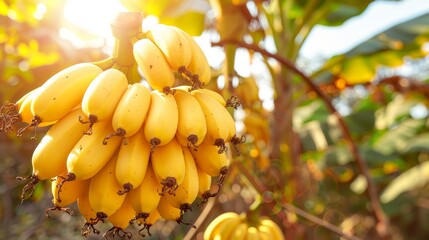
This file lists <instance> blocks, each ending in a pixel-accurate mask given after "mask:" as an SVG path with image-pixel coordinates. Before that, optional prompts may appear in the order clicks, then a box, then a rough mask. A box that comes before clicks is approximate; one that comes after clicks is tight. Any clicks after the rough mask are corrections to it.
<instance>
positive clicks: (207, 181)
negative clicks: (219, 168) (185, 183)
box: [197, 166, 212, 197]
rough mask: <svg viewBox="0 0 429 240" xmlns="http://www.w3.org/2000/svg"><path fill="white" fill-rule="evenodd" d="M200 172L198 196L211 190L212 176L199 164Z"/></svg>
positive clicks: (198, 170)
mask: <svg viewBox="0 0 429 240" xmlns="http://www.w3.org/2000/svg"><path fill="white" fill-rule="evenodd" d="M197 173H198V196H200V197H203V195H204V193H206V192H207V191H210V188H211V185H212V177H211V176H210V175H208V174H207V173H205V172H204V171H203V170H201V168H199V167H198V166H197Z"/></svg>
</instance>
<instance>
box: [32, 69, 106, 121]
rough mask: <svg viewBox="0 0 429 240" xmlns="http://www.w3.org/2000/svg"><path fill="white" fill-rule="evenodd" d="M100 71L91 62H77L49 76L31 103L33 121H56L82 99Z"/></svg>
mask: <svg viewBox="0 0 429 240" xmlns="http://www.w3.org/2000/svg"><path fill="white" fill-rule="evenodd" d="M101 73H102V70H101V68H99V67H97V66H96V65H94V64H92V63H79V64H76V65H73V66H71V67H68V68H66V69H64V70H62V71H60V72H58V73H56V74H55V75H54V76H52V77H51V78H49V79H48V80H47V81H46V82H45V83H44V84H43V85H42V86H41V87H40V88H39V89H38V90H37V95H36V96H34V99H33V100H32V103H31V111H32V113H33V115H34V120H33V121H35V122H39V123H40V122H52V121H57V120H59V119H61V118H63V117H64V116H65V115H67V113H68V112H70V111H71V110H72V109H73V108H75V107H76V106H77V105H79V103H80V102H81V101H82V97H83V96H84V94H85V91H86V90H87V88H88V87H89V85H90V84H91V82H92V81H93V80H94V79H95V78H96V77H97V76H98V75H100V74H101Z"/></svg>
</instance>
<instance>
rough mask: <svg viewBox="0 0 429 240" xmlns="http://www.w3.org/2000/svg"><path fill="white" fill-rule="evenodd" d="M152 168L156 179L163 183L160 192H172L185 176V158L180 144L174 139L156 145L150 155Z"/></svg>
mask: <svg viewBox="0 0 429 240" xmlns="http://www.w3.org/2000/svg"><path fill="white" fill-rule="evenodd" d="M151 162H152V168H153V172H154V173H155V176H156V179H157V180H158V182H159V183H161V184H162V185H163V189H162V191H161V194H163V193H165V192H168V193H170V194H174V190H175V189H176V188H177V186H178V185H180V184H182V182H183V179H184V178H185V158H184V156H183V152H182V146H181V145H180V144H179V142H178V141H177V140H176V139H173V140H171V141H170V142H169V143H167V144H166V145H164V146H160V147H157V149H156V150H155V151H154V152H152V156H151Z"/></svg>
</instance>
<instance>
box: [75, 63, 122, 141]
mask: <svg viewBox="0 0 429 240" xmlns="http://www.w3.org/2000/svg"><path fill="white" fill-rule="evenodd" d="M127 87H128V81H127V76H125V74H124V73H122V72H121V71H119V70H118V69H115V68H109V69H107V70H105V71H103V72H102V73H101V74H99V75H98V76H97V77H96V78H95V79H94V81H92V82H91V84H90V85H89V86H88V89H87V90H86V91H85V94H84V95H83V98H82V110H83V112H84V113H85V114H86V116H88V118H89V122H90V123H91V124H93V123H95V122H97V121H105V120H109V119H111V118H112V115H113V113H114V111H115V109H116V106H117V105H118V103H119V101H120V99H121V97H122V95H123V94H124V92H125V91H126V89H127ZM115 130H116V129H115ZM88 133H91V126H90V130H88Z"/></svg>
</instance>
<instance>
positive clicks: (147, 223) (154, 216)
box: [137, 208, 161, 237]
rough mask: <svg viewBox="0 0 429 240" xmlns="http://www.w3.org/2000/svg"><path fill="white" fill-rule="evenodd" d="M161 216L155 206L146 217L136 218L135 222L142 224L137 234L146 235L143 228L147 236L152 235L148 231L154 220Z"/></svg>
mask: <svg viewBox="0 0 429 240" xmlns="http://www.w3.org/2000/svg"><path fill="white" fill-rule="evenodd" d="M160 218H161V215H159V212H158V210H157V209H156V208H155V209H154V210H153V211H152V212H151V213H150V214H149V216H148V217H147V218H146V219H144V220H143V219H141V218H140V219H137V224H139V226H140V225H142V224H143V228H141V229H140V230H139V235H140V236H142V237H146V235H144V234H143V230H145V229H147V234H148V235H149V236H152V234H151V233H150V228H151V227H152V225H153V224H155V222H156V221H158V219H160Z"/></svg>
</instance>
